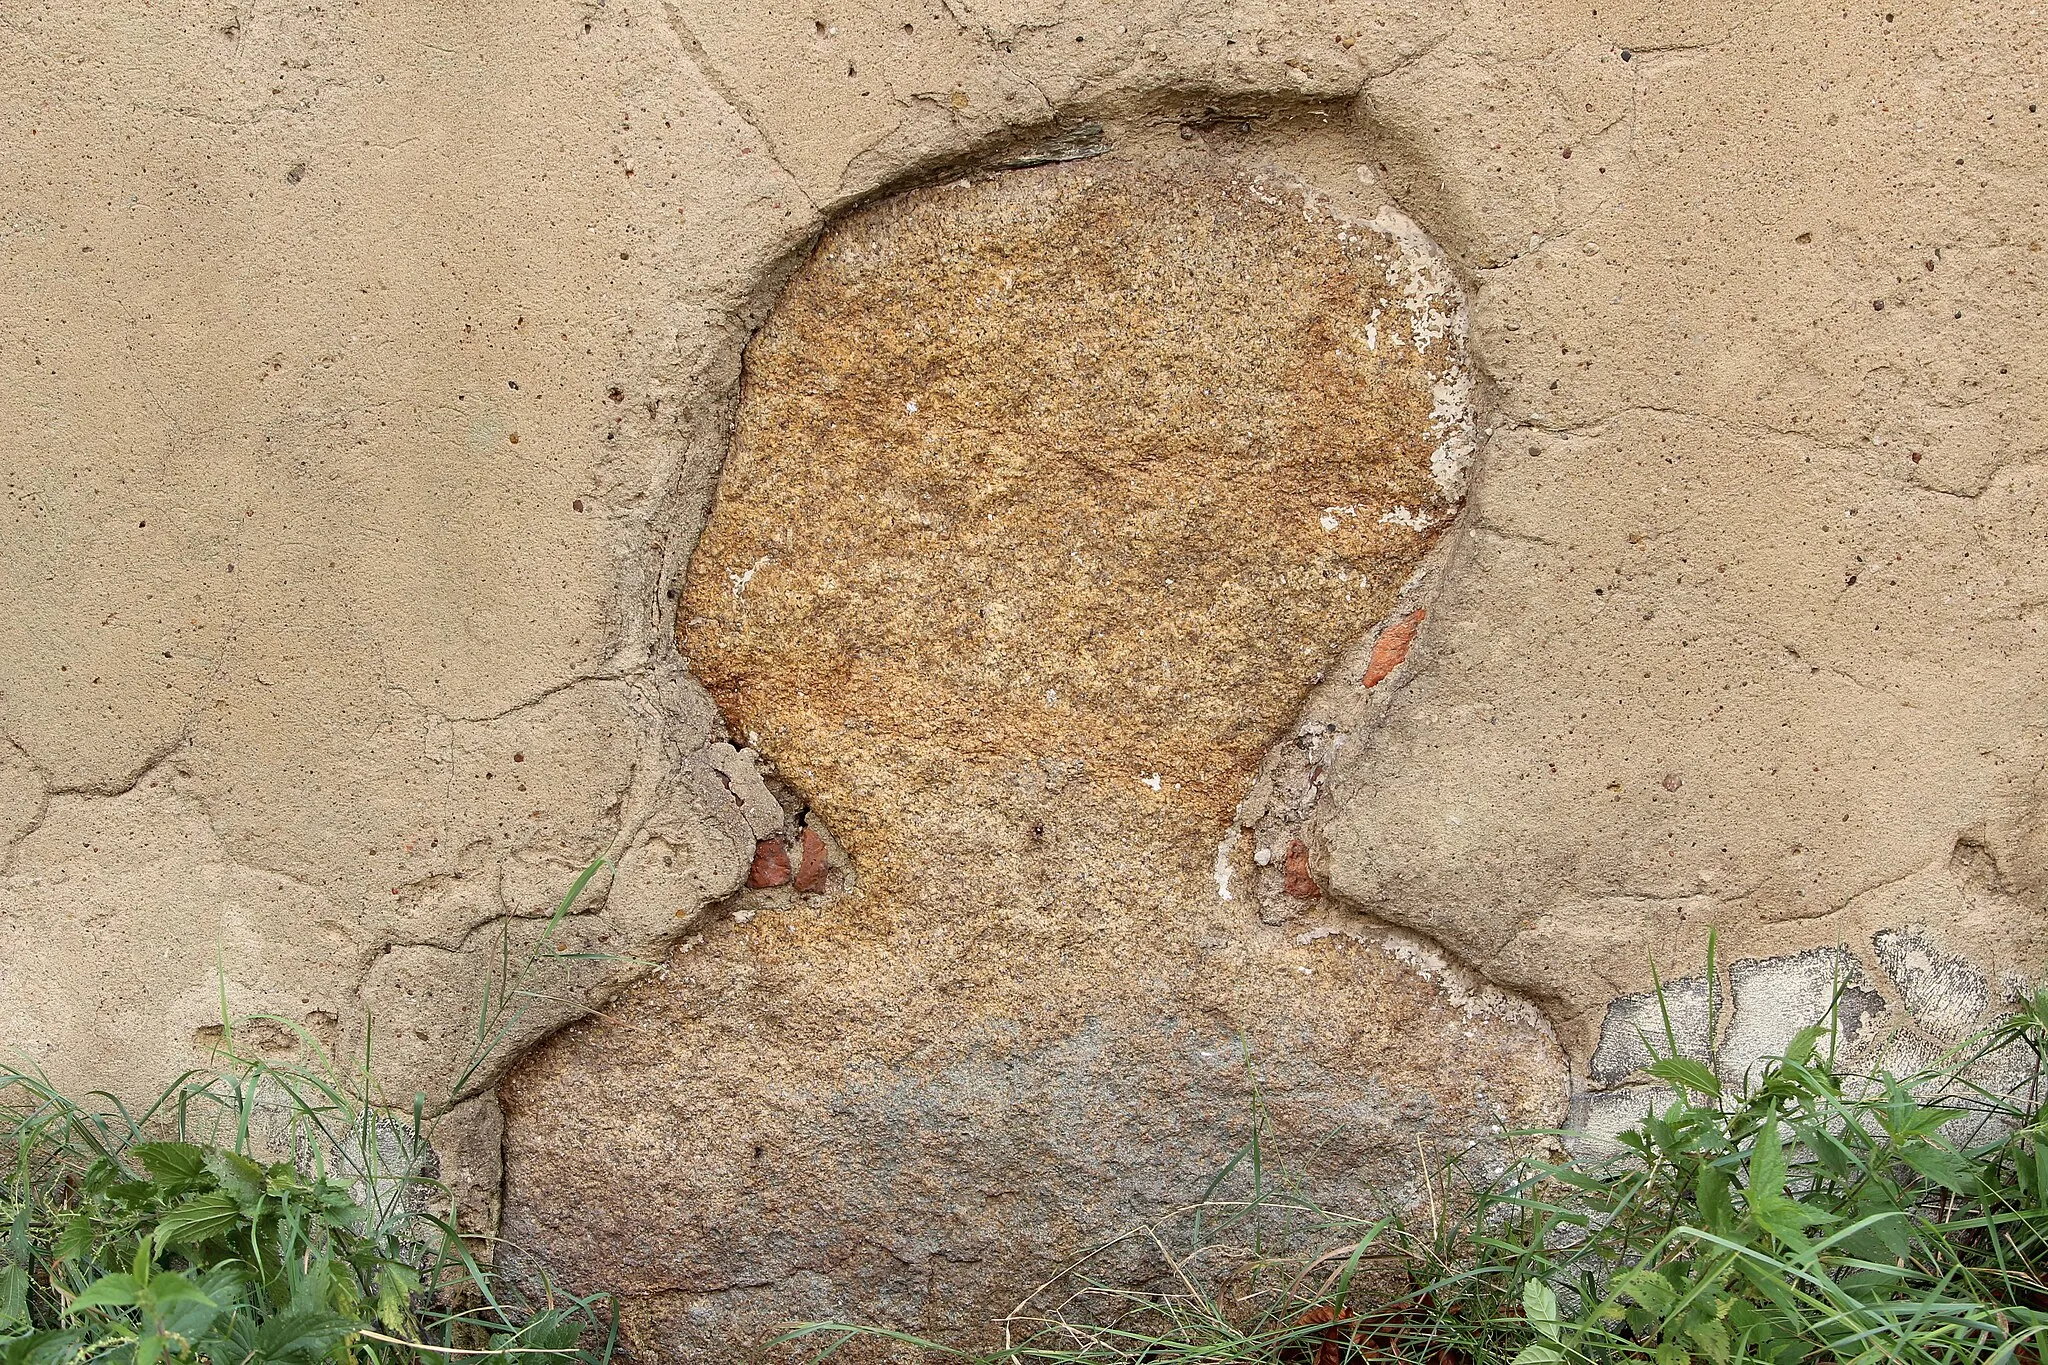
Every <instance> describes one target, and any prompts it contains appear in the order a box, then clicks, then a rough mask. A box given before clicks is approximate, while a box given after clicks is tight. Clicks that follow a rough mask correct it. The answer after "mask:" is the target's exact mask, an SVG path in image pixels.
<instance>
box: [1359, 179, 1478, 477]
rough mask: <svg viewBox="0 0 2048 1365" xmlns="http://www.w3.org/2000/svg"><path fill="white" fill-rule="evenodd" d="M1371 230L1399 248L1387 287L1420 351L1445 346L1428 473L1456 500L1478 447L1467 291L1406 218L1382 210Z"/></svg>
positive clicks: (1435, 386) (1434, 386) (1435, 379)
mask: <svg viewBox="0 0 2048 1365" xmlns="http://www.w3.org/2000/svg"><path fill="white" fill-rule="evenodd" d="M1372 226H1373V228H1374V229H1375V230H1376V231H1378V232H1380V233H1382V234H1384V235H1385V236H1387V237H1390V238H1392V239H1393V241H1394V244H1395V245H1396V246H1398V247H1400V249H1401V250H1400V254H1399V256H1398V257H1397V258H1396V259H1395V260H1394V261H1393V262H1391V263H1389V264H1388V266H1387V283H1388V284H1390V285H1392V286H1394V287H1395V288H1397V289H1399V290H1400V291H1401V299H1402V303H1403V304H1404V305H1405V306H1406V308H1407V311H1408V330H1409V333H1410V336H1411V337H1412V339H1413V340H1414V342H1415V349H1416V351H1417V352H1418V353H1421V354H1423V355H1427V354H1428V353H1429V350H1430V347H1432V346H1435V345H1437V344H1438V343H1439V342H1441V343H1442V345H1441V347H1440V348H1439V349H1440V351H1441V353H1442V354H1443V357H1444V367H1443V369H1441V370H1439V371H1438V372H1437V373H1436V374H1434V375H1433V376H1432V377H1431V379H1432V382H1431V386H1430V387H1431V400H1432V401H1431V408H1430V415H1429V420H1430V434H1431V435H1433V436H1434V437H1436V442H1437V444H1436V449H1435V450H1433V451H1432V452H1431V453H1430V457H1429V472H1430V475H1431V477H1433V478H1434V479H1435V480H1436V483H1437V487H1439V488H1441V489H1442V490H1443V493H1444V496H1445V497H1446V498H1449V499H1452V500H1453V501H1455V500H1456V499H1458V498H1460V497H1462V496H1463V495H1464V492H1465V476H1466V472H1467V470H1468V468H1469V467H1470V465H1471V462H1472V455H1473V452H1474V450H1475V449H1476V448H1477V447H1476V443H1475V442H1474V440H1473V435H1472V375H1471V372H1470V371H1469V369H1467V367H1466V366H1465V364H1464V359H1465V332H1466V326H1465V298H1464V291H1462V290H1461V289H1459V287H1458V280H1457V276H1456V275H1455V274H1454V273H1453V272H1452V270H1451V263H1450V261H1449V260H1448V259H1447V258H1446V257H1445V256H1444V254H1443V252H1441V251H1439V250H1438V249H1437V245H1436V243H1434V242H1432V241H1430V240H1429V235H1428V234H1427V233H1425V232H1424V231H1423V230H1422V229H1421V228H1420V227H1418V226H1416V224H1415V220H1414V219H1412V218H1410V217H1408V215H1407V214H1405V213H1402V212H1400V211H1399V210H1398V209H1394V208H1391V207H1385V208H1382V209H1381V210H1380V211H1379V214H1378V216H1376V217H1375V218H1374V219H1373V220H1372ZM1389 340H1390V342H1391V341H1392V340H1393V338H1389Z"/></svg>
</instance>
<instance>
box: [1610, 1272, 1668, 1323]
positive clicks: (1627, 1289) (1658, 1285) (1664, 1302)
mask: <svg viewBox="0 0 2048 1365" xmlns="http://www.w3.org/2000/svg"><path fill="white" fill-rule="evenodd" d="M1610 1289H1611V1292H1612V1293H1613V1294H1614V1295H1615V1296H1616V1297H1620V1296H1622V1295H1627V1296H1628V1297H1629V1298H1631V1299H1634V1300H1635V1301H1636V1302H1637V1303H1639V1304H1641V1305H1642V1306H1643V1307H1644V1308H1645V1309H1647V1310H1648V1311H1650V1312H1651V1313H1654V1314H1657V1315H1658V1316H1660V1317H1661V1316H1663V1315H1664V1314H1666V1313H1669V1312H1670V1311H1671V1309H1672V1306H1673V1305H1674V1304H1676V1303H1677V1302H1678V1293H1677V1291H1676V1290H1674V1289H1672V1287H1671V1282H1670V1281H1669V1280H1667V1279H1665V1278H1664V1277H1663V1276H1662V1275H1659V1274H1658V1273H1657V1272H1656V1271H1654V1270H1645V1269H1643V1268H1642V1267H1641V1266H1637V1267H1634V1268H1632V1269H1629V1270H1624V1271H1622V1272H1620V1273H1619V1274H1617V1275H1616V1276H1615V1277H1614V1279H1613V1281H1612V1283H1611V1285H1610Z"/></svg>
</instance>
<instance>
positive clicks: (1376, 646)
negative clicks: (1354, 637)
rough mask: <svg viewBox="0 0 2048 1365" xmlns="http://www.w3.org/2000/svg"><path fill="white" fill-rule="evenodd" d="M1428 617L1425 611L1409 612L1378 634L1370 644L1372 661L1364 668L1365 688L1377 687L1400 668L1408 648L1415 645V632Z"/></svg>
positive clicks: (1406, 655)
mask: <svg viewBox="0 0 2048 1365" xmlns="http://www.w3.org/2000/svg"><path fill="white" fill-rule="evenodd" d="M1428 615H1429V613H1428V612H1426V611H1420V610H1418V611H1411V612H1409V613H1408V614H1407V615H1406V616H1404V617H1402V618H1401V619H1400V620H1398V621H1396V622H1394V624H1393V625H1391V626H1388V627H1387V628H1386V629H1385V630H1383V631H1381V632H1380V638H1379V639H1377V640H1374V641H1373V642H1372V661H1371V662H1370V663H1368V664H1367V665H1366V666H1365V685H1366V686H1367V687H1372V686H1375V685H1377V684H1378V683H1379V682H1380V681H1381V679H1383V678H1385V677H1386V676H1387V675H1388V674H1389V673H1392V672H1393V671H1394V670H1395V669H1397V668H1399V667H1400V666H1401V661H1402V660H1403V659H1405V658H1407V657H1408V647H1409V646H1410V645H1412V644H1414V643H1415V632H1416V631H1417V630H1418V629H1419V628H1420V627H1421V625H1422V621H1423V618H1424V617H1426V616H1428Z"/></svg>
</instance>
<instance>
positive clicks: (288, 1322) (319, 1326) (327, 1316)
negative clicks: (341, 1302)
mask: <svg viewBox="0 0 2048 1365" xmlns="http://www.w3.org/2000/svg"><path fill="white" fill-rule="evenodd" d="M356 1328H357V1324H356V1323H355V1322H353V1321H351V1320H350V1319H348V1318H345V1317H342V1316H341V1315H340V1314H338V1313H329V1312H325V1311H323V1310H321V1309H317V1308H293V1309H288V1310H286V1311H285V1312H283V1313H279V1314H277V1315H276V1316H275V1317H272V1318H271V1319H270V1320H269V1321H267V1322H265V1323H264V1324H263V1325H262V1326H261V1327H260V1328H258V1329H257V1331H256V1338H255V1343H254V1344H255V1348H256V1356H257V1358H258V1359H260V1360H264V1361H300V1362H311V1361H315V1360H318V1359H319V1358H320V1357H321V1356H324V1355H326V1354H327V1353H328V1352H329V1351H330V1350H332V1349H333V1348H334V1347H336V1346H338V1345H340V1344H341V1343H342V1342H343V1341H344V1340H346V1339H347V1338H348V1337H349V1336H350V1335H351V1334H352V1333H353V1332H355V1330H356Z"/></svg>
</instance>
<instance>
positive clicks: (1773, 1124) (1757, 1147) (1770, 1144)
mask: <svg viewBox="0 0 2048 1365" xmlns="http://www.w3.org/2000/svg"><path fill="white" fill-rule="evenodd" d="M1785 1172H1786V1166H1785V1148H1784V1144H1783V1142H1782V1140H1781V1139H1780V1138H1779V1136H1778V1116H1777V1115H1776V1114H1775V1113H1771V1114H1768V1115H1766V1116H1765V1118H1764V1122H1763V1126H1762V1127H1761V1128H1759V1129H1758V1130H1757V1134H1756V1141H1755V1142H1754V1143H1753V1144H1752V1145H1751V1147H1750V1149H1749V1189H1748V1194H1749V1202H1750V1207H1751V1208H1752V1209H1754V1208H1755V1207H1756V1205H1757V1204H1758V1203H1759V1202H1763V1201H1768V1200H1771V1199H1774V1198H1776V1197H1777V1196H1778V1195H1780V1194H1782V1193H1783V1192H1784V1189H1785Z"/></svg>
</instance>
